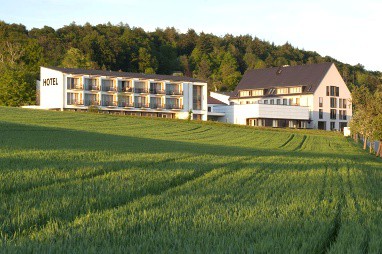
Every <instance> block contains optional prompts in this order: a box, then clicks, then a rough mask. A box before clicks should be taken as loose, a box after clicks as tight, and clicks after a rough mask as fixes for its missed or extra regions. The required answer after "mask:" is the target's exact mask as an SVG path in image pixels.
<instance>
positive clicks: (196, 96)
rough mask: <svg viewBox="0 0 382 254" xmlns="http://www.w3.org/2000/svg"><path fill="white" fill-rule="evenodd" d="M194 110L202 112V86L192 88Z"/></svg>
mask: <svg viewBox="0 0 382 254" xmlns="http://www.w3.org/2000/svg"><path fill="white" fill-rule="evenodd" d="M192 102H193V107H192V108H193V109H196V110H202V86H196V85H193V86H192Z"/></svg>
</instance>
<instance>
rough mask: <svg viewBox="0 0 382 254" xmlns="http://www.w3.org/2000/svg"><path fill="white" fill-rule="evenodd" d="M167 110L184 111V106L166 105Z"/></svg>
mask: <svg viewBox="0 0 382 254" xmlns="http://www.w3.org/2000/svg"><path fill="white" fill-rule="evenodd" d="M166 109H183V105H177V104H166Z"/></svg>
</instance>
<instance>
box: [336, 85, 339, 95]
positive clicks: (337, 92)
mask: <svg viewBox="0 0 382 254" xmlns="http://www.w3.org/2000/svg"><path fill="white" fill-rule="evenodd" d="M336 96H340V88H339V87H338V86H336Z"/></svg>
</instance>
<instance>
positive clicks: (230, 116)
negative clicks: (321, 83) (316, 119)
mask: <svg viewBox="0 0 382 254" xmlns="http://www.w3.org/2000/svg"><path fill="white" fill-rule="evenodd" d="M214 112H216V113H225V116H224V117H221V118H220V119H219V120H220V121H222V122H227V123H234V124H242V125H245V124H246V123H247V118H274V119H291V120H309V108H308V107H301V106H284V105H270V104H241V105H239V104H236V105H230V106H228V105H221V106H216V107H214Z"/></svg>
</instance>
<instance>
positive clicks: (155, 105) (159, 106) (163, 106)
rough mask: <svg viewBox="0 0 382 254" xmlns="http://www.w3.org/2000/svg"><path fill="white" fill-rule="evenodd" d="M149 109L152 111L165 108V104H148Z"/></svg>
mask: <svg viewBox="0 0 382 254" xmlns="http://www.w3.org/2000/svg"><path fill="white" fill-rule="evenodd" d="M150 108H152V109H157V108H165V104H162V103H150Z"/></svg>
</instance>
